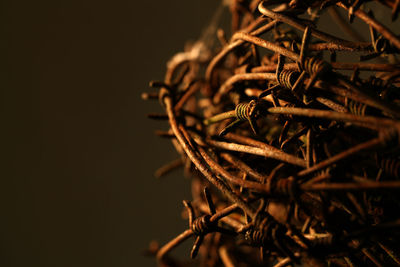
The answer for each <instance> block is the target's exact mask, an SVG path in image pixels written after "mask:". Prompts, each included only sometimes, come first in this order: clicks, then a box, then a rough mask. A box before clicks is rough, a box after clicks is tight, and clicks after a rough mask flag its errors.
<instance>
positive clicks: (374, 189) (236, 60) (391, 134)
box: [143, 0, 400, 266]
mask: <svg viewBox="0 0 400 267" xmlns="http://www.w3.org/2000/svg"><path fill="white" fill-rule="evenodd" d="M370 4H373V5H375V6H378V7H379V8H382V9H383V11H384V12H387V13H388V12H390V10H391V12H392V13H391V14H392V24H393V25H394V24H395V23H396V18H397V16H398V13H399V9H400V1H399V0H379V1H359V0H355V1H353V0H348V1H337V0H325V1H306V0H303V1H302V0H292V1H273V0H271V1H259V0H252V1H251V0H232V1H230V2H229V7H230V10H231V14H232V32H233V35H232V37H231V39H230V41H227V40H226V39H225V34H224V31H223V30H221V29H218V30H214V31H212V30H211V31H209V32H206V34H205V35H204V38H202V39H200V40H199V41H198V42H197V43H195V44H194V45H193V46H192V48H191V49H190V50H189V51H186V52H182V53H178V54H177V55H175V56H174V57H173V58H172V60H171V61H170V62H169V64H168V68H167V73H166V77H165V81H164V82H152V83H151V86H152V87H155V88H160V89H159V91H158V92H154V93H144V94H143V98H145V99H159V101H160V103H161V105H162V106H163V107H164V108H165V110H166V114H150V115H149V116H150V117H151V118H157V119H167V120H168V122H169V126H170V130H169V131H157V134H158V135H160V136H162V137H167V138H170V139H171V140H172V143H173V144H174V145H175V147H176V150H177V151H178V152H179V153H180V155H181V158H179V159H178V160H177V161H174V162H172V163H171V164H168V165H166V166H164V167H162V168H161V169H160V170H158V171H157V172H156V175H157V176H162V175H164V174H165V173H167V172H169V171H170V170H172V169H175V168H177V167H181V166H183V167H184V171H185V174H186V175H187V176H188V177H190V179H191V181H192V194H193V200H192V201H191V202H189V201H184V206H185V207H186V209H187V214H188V220H189V227H188V229H187V230H185V231H183V232H182V233H181V234H180V235H178V236H177V237H175V238H173V239H172V240H171V241H170V242H168V243H167V244H165V245H164V246H162V247H158V246H157V245H155V246H152V248H151V249H150V252H151V253H153V254H154V255H156V257H157V260H158V262H159V264H160V265H163V266H180V265H182V264H183V263H182V262H180V261H178V260H177V259H174V258H173V257H172V256H170V253H169V252H170V251H171V250H172V249H173V248H174V247H176V246H178V245H179V244H180V243H182V242H183V241H184V240H186V239H188V238H189V237H191V236H194V237H195V242H194V245H193V249H192V252H191V257H192V258H195V257H196V256H197V255H198V256H197V258H199V260H198V261H197V262H198V263H200V264H201V265H203V266H219V265H225V266H238V265H240V266H294V265H297V264H302V265H305V266H325V265H330V266H374V265H376V266H400V258H399V256H398V253H399V252H400V251H399V250H400V249H399V248H400V242H399V240H400V239H399V238H400V215H399V212H398V211H399V210H400V197H399V192H400V181H399V176H400V172H399V169H400V159H399V156H400V149H399V144H400V132H399V131H400V122H399V118H400V91H399V90H400V88H398V86H399V84H400V64H399V63H398V62H399V61H398V55H399V51H400V38H399V36H398V35H395V34H394V33H393V32H392V31H391V30H390V28H392V29H394V30H399V28H397V29H396V27H386V26H384V25H383V24H382V23H381V22H380V21H378V20H377V19H375V17H374V14H373V12H372V11H371V10H370ZM387 7H388V8H389V9H388V8H387ZM342 9H343V10H345V12H346V13H347V14H348V16H349V18H348V19H345V18H343V17H342V15H341V13H340V12H339V10H342ZM325 15H326V16H332V17H333V18H334V20H335V21H336V22H337V24H338V25H339V26H340V27H341V29H342V31H343V32H345V33H347V34H348V35H349V39H351V41H350V40H344V39H341V38H338V37H336V36H334V35H331V34H329V33H326V32H324V31H322V30H321V29H320V28H319V26H320V25H319V24H318V21H319V19H320V18H321V16H325ZM355 18H358V19H357V20H359V21H362V22H364V23H365V24H366V25H367V27H368V28H369V34H368V35H370V38H371V41H368V42H365V41H363V40H362V38H363V37H362V36H360V34H359V31H356V30H354V29H353V25H352V24H351V23H352V21H353V20H354V19H355ZM397 22H398V21H397ZM397 25H399V24H397ZM212 28H213V27H211V29H212ZM214 28H215V25H214ZM212 35H215V37H218V38H215V37H214V36H212ZM211 39H212V40H213V39H218V40H219V42H220V45H217V46H216V47H213V46H210V45H209V43H210V40H211ZM346 52H347V53H348V52H351V54H352V55H357V56H359V60H357V61H358V62H338V61H336V58H337V55H338V56H341V58H343V56H342V55H341V54H344V53H346ZM371 60H372V61H371ZM366 61H370V62H366Z"/></svg>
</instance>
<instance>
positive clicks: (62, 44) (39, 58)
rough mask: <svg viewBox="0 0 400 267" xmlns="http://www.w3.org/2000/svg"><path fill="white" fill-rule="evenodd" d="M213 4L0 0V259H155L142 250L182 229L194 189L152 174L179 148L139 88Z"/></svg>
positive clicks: (127, 262)
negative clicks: (165, 135) (163, 133)
mask: <svg viewBox="0 0 400 267" xmlns="http://www.w3.org/2000/svg"><path fill="white" fill-rule="evenodd" d="M218 3H219V1H211V0H208V1H204V0H203V1H202V0H196V1H195V0H191V1H185V0H179V1H178V0H174V1H132V0H130V1H128V0H119V1H118V0H117V1H107V3H103V2H99V1H40V0H39V1H3V2H2V3H1V4H0V12H1V14H0V20H1V37H0V38H1V41H0V46H1V51H2V57H1V61H2V65H3V64H4V65H3V70H2V71H1V73H2V78H1V80H2V82H3V83H2V86H1V91H2V97H1V100H2V103H1V109H2V112H1V114H2V134H3V135H2V147H1V150H2V154H3V160H2V163H3V164H2V170H3V175H2V177H1V190H2V193H1V223H0V225H1V227H0V244H1V248H0V250H1V254H0V255H1V257H0V265H1V266H155V261H154V260H153V259H146V258H144V257H142V256H141V253H142V251H143V250H144V249H145V248H146V247H147V246H148V244H149V242H150V240H152V239H157V240H159V241H160V242H162V243H164V242H166V241H168V240H169V239H170V238H171V237H173V236H174V235H175V234H177V233H179V232H181V231H182V230H183V229H185V227H187V223H186V221H183V220H181V217H180V211H181V207H182V204H181V201H182V199H190V192H189V190H190V189H189V188H190V187H189V184H188V182H187V181H185V180H184V178H183V175H182V173H178V172H177V173H175V175H170V176H169V177H166V179H163V180H161V181H157V180H156V178H154V177H153V172H154V170H155V169H156V168H158V167H159V166H161V165H162V164H164V163H166V162H168V161H169V160H172V159H174V158H176V157H177V154H176V152H175V150H174V149H173V147H172V145H170V142H169V141H168V140H161V139H160V138H157V137H155V136H154V135H153V131H154V130H155V129H159V128H161V129H167V124H166V123H165V122H154V121H149V120H147V119H146V117H145V114H146V113H148V112H154V111H161V109H160V107H159V104H158V102H154V103H149V102H144V101H142V100H141V99H140V94H141V93H142V92H143V91H149V89H148V82H149V81H150V80H151V79H158V80H161V79H163V76H164V72H165V66H166V62H167V60H168V59H169V58H170V57H171V56H172V55H173V54H174V53H176V52H178V51H180V50H182V49H183V46H184V43H185V41H187V40H188V39H196V38H197V37H198V36H199V35H200V33H201V29H202V28H203V26H204V25H206V23H207V21H208V19H209V18H210V16H211V15H212V14H213V9H214V8H215V7H216V6H217V5H218ZM186 252H187V251H186ZM187 253H188V252H187Z"/></svg>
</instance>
